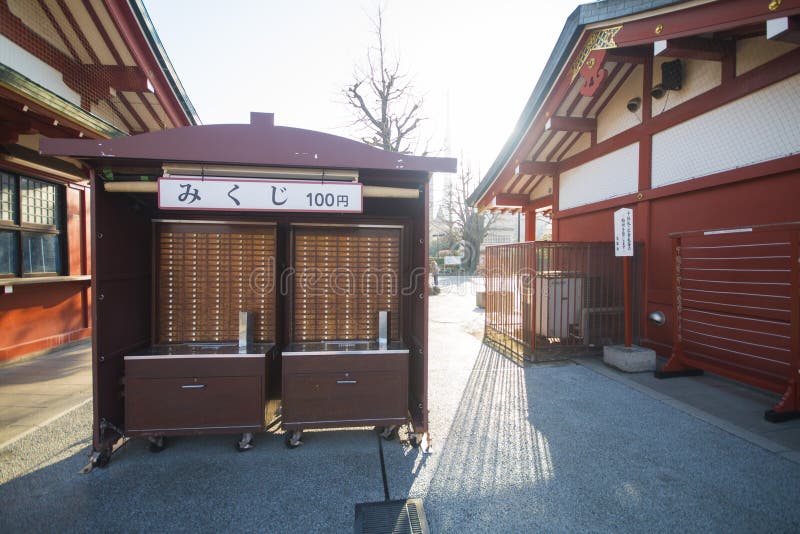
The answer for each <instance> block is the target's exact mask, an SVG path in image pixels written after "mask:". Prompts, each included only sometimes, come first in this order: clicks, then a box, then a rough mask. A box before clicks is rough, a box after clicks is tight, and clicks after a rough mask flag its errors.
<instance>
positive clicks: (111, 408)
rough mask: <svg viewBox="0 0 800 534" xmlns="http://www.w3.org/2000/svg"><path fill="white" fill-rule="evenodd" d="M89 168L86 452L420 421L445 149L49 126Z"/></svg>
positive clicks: (262, 129) (269, 126) (246, 128)
mask: <svg viewBox="0 0 800 534" xmlns="http://www.w3.org/2000/svg"><path fill="white" fill-rule="evenodd" d="M41 152H42V153H43V154H47V155H52V156H68V157H72V158H78V159H81V160H83V161H84V163H85V164H86V166H87V168H89V169H91V186H92V252H93V257H92V272H93V279H92V295H93V297H94V299H95V303H94V304H95V305H94V307H93V320H94V331H93V342H94V344H93V381H94V450H95V454H94V456H93V460H92V461H93V464H94V465H105V464H106V463H107V462H108V460H109V458H110V454H111V451H112V450H113V447H114V445H115V444H116V443H118V442H119V441H120V438H122V437H137V436H140V437H146V438H148V439H149V440H150V447H151V450H154V451H158V450H161V449H162V448H164V447H165V446H166V440H168V439H169V437H170V436H176V435H193V434H206V433H230V434H238V435H239V436H237V437H238V441H237V442H236V447H237V448H238V449H239V450H247V449H249V448H250V447H252V446H253V444H254V442H255V440H256V439H257V436H255V437H254V434H255V433H258V432H263V431H265V430H267V429H270V430H275V429H277V428H278V425H280V426H281V427H282V428H283V429H284V430H286V434H285V441H286V444H287V446H288V447H290V448H292V447H296V446H297V445H299V444H300V443H302V439H303V431H304V430H307V429H318V428H347V427H364V426H379V427H383V435H384V437H387V438H390V437H392V436H393V435H396V429H397V427H398V426H400V425H404V424H406V423H408V424H410V426H411V431H412V440H413V441H416V442H417V443H420V442H422V441H423V440H424V439H425V435H426V433H427V431H428V395H427V370H428V351H427V345H428V342H427V322H428V305H427V294H428V282H427V278H428V272H427V257H428V203H429V185H428V183H429V179H430V176H431V173H433V172H455V170H456V161H455V159H451V158H429V157H417V156H409V155H405V154H397V153H391V152H386V151H383V150H380V149H377V148H374V147H370V146H367V145H364V144H362V143H358V142H355V141H351V140H348V139H344V138H341V137H336V136H332V135H328V134H324V133H320V132H314V131H309V130H302V129H296V128H289V127H281V126H275V125H274V122H273V116H272V115H271V114H259V113H253V114H252V115H251V121H250V124H243V125H209V126H191V127H185V128H178V129H174V130H168V131H161V132H154V133H147V134H142V135H137V136H133V137H127V138H119V139H111V140H82V139H68V140H67V139H47V140H44V141H42V143H41Z"/></svg>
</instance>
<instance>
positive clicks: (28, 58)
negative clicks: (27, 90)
mask: <svg viewBox="0 0 800 534" xmlns="http://www.w3.org/2000/svg"><path fill="white" fill-rule="evenodd" d="M0 63H2V64H4V65H6V66H7V67H10V68H12V69H14V70H15V71H17V72H18V73H20V74H22V75H23V76H25V77H26V78H28V79H29V80H31V81H33V82H35V83H37V84H39V85H41V86H42V87H44V88H45V89H47V90H48V91H51V92H52V93H55V94H57V95H58V96H60V97H62V98H64V99H65V100H68V101H70V102H72V103H73V104H75V105H76V106H80V105H81V96H80V95H79V94H78V93H77V92H75V91H73V90H72V89H70V88H69V87H68V86H67V84H65V83H64V79H63V77H62V75H61V73H60V72H59V71H58V70H56V69H54V68H53V67H51V66H50V65H48V64H47V63H45V62H44V61H42V60H41V59H39V58H37V57H36V56H34V55H33V54H31V53H30V52H28V51H27V50H25V49H24V48H22V47H20V46H17V44H16V43H14V42H12V41H10V40H9V39H8V38H6V37H4V36H3V35H0Z"/></svg>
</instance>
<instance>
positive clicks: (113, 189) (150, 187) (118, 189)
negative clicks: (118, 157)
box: [103, 182, 158, 193]
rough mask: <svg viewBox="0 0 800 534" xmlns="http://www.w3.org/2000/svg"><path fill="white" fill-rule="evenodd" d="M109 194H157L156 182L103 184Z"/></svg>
mask: <svg viewBox="0 0 800 534" xmlns="http://www.w3.org/2000/svg"><path fill="white" fill-rule="evenodd" d="M103 189H105V190H106V191H107V192H109V193H158V182H103Z"/></svg>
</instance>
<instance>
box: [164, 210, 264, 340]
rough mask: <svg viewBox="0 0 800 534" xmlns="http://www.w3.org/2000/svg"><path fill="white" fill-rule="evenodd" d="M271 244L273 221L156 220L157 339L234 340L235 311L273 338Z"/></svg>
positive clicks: (258, 335) (258, 333)
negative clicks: (244, 313) (245, 314)
mask: <svg viewBox="0 0 800 534" xmlns="http://www.w3.org/2000/svg"><path fill="white" fill-rule="evenodd" d="M275 246H276V237H275V227H274V226H260V225H236V224H181V223H163V224H161V225H159V231H158V238H157V243H156V247H157V251H156V252H157V257H158V262H157V265H158V267H157V269H158V272H157V280H156V283H157V302H158V322H157V324H158V327H157V333H156V335H157V342H158V343H187V342H225V341H236V340H237V339H238V335H239V312H240V311H249V312H254V318H255V320H254V332H253V339H254V341H256V342H259V343H263V342H273V341H275Z"/></svg>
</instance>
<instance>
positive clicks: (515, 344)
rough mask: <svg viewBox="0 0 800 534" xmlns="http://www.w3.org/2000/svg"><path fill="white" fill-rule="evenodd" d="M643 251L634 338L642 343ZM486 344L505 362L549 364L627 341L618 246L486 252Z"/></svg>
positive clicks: (543, 245)
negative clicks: (505, 357)
mask: <svg viewBox="0 0 800 534" xmlns="http://www.w3.org/2000/svg"><path fill="white" fill-rule="evenodd" d="M641 252H642V250H641V246H638V245H637V248H636V254H635V255H634V257H633V261H632V262H631V285H632V296H631V301H632V310H631V317H632V325H633V329H632V330H633V339H634V341H636V340H637V339H638V337H639V317H640V307H641V306H640V298H639V295H640V294H641V286H642V283H641V282H642V276H641V273H642V269H641V257H642V254H641ZM485 254H486V263H485V265H486V297H485V302H486V328H485V337H486V340H487V341H488V342H490V343H491V344H493V345H495V346H496V347H498V348H500V349H501V350H503V352H505V353H506V354H507V355H509V356H511V357H513V358H515V359H518V360H522V359H527V360H532V361H545V360H554V359H561V358H565V357H569V356H571V355H574V354H576V353H581V352H591V351H594V350H599V349H601V348H602V347H603V345H608V344H618V343H622V342H623V340H624V328H625V325H624V311H625V310H624V301H623V298H624V297H623V269H622V258H617V257H615V256H614V244H613V243H554V242H530V243H515V244H512V245H497V246H490V247H486V253H485Z"/></svg>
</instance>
